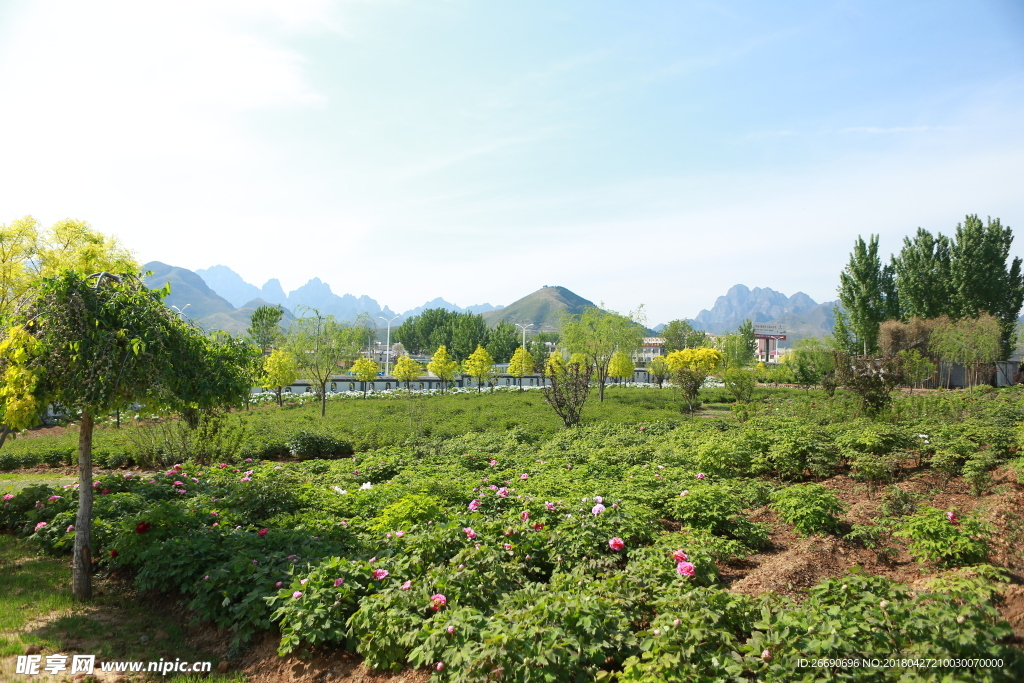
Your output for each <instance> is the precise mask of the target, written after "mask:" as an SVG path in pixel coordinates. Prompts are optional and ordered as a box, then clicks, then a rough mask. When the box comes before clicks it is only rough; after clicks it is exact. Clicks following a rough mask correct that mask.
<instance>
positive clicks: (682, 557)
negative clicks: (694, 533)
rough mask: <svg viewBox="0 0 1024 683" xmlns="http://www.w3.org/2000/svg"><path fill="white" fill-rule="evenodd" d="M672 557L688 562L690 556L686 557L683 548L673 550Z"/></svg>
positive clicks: (678, 560)
mask: <svg viewBox="0 0 1024 683" xmlns="http://www.w3.org/2000/svg"><path fill="white" fill-rule="evenodd" d="M672 559H673V560H675V561H676V562H677V563H678V562H689V561H690V558H689V557H687V555H686V552H685V551H683V550H673V551H672Z"/></svg>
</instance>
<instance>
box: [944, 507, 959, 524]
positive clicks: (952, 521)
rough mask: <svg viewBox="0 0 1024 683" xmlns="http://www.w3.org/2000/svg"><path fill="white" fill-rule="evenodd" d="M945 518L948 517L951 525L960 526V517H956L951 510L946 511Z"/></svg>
mask: <svg viewBox="0 0 1024 683" xmlns="http://www.w3.org/2000/svg"><path fill="white" fill-rule="evenodd" d="M946 519H948V520H949V523H950V524H952V525H953V526H960V518H959V517H957V514H956V513H955V512H953V511H952V510H950V511H949V512H947V513H946Z"/></svg>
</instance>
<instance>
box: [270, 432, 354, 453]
mask: <svg viewBox="0 0 1024 683" xmlns="http://www.w3.org/2000/svg"><path fill="white" fill-rule="evenodd" d="M285 446H286V447H287V448H288V450H289V451H291V454H292V455H294V456H295V457H297V458H301V459H302V460H309V459H312V458H343V457H347V456H350V455H352V453H353V452H354V449H353V448H352V444H351V443H349V442H348V441H342V440H341V439H336V438H334V437H333V436H329V435H327V434H317V433H314V432H309V431H306V430H305V429H301V430H299V431H298V432H296V433H295V434H293V435H292V436H291V438H289V439H288V440H287V441H286V442H285Z"/></svg>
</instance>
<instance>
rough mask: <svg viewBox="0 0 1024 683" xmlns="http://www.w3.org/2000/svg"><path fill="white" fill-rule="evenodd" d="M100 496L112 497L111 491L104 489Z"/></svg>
mask: <svg viewBox="0 0 1024 683" xmlns="http://www.w3.org/2000/svg"><path fill="white" fill-rule="evenodd" d="M179 493H185V491H184V490H182V491H179ZM100 495H101V496H107V495H110V489H103V490H102V491H100Z"/></svg>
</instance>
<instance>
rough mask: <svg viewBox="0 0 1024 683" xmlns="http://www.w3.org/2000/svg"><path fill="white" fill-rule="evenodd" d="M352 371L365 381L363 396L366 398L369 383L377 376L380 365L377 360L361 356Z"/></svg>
mask: <svg viewBox="0 0 1024 683" xmlns="http://www.w3.org/2000/svg"><path fill="white" fill-rule="evenodd" d="M350 372H352V374H354V375H355V376H356V379H358V380H359V381H360V382H362V383H363V398H366V388H367V384H368V383H369V382H372V381H373V380H374V379H375V378H376V377H377V373H379V372H380V365H378V364H377V361H375V360H372V359H370V358H367V357H366V356H359V358H357V359H356V362H355V363H353V364H352V368H351V370H350Z"/></svg>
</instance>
